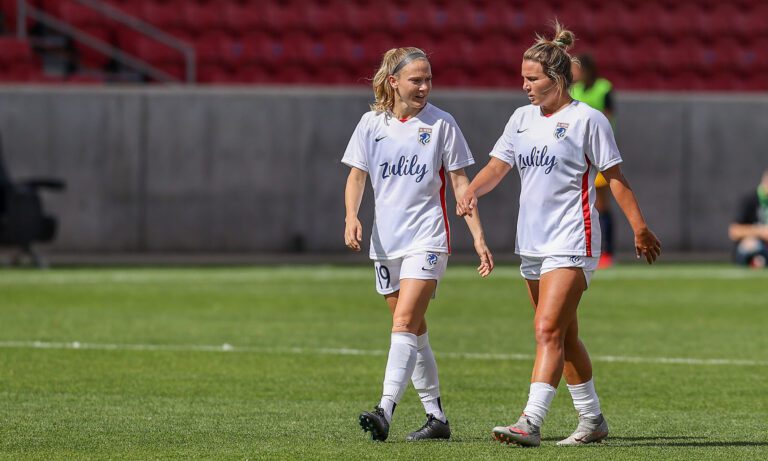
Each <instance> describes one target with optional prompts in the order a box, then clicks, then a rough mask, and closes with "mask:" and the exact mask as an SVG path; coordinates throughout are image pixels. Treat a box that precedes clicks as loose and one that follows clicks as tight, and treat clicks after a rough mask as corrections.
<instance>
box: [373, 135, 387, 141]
mask: <svg viewBox="0 0 768 461" xmlns="http://www.w3.org/2000/svg"><path fill="white" fill-rule="evenodd" d="M384 138H386V136H379V137H378V138H376V139H374V141H376V142H379V141H381V140H382V139H384Z"/></svg>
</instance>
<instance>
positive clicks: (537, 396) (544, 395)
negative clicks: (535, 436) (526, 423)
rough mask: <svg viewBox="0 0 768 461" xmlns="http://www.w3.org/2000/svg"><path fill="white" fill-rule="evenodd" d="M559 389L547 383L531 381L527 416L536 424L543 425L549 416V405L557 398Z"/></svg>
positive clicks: (525, 411)
mask: <svg viewBox="0 0 768 461" xmlns="http://www.w3.org/2000/svg"><path fill="white" fill-rule="evenodd" d="M556 392H557V389H555V388H554V387H552V386H551V385H549V384H547V383H531V391H530V393H529V394H528V404H527V405H526V406H525V410H523V413H525V416H527V417H528V419H529V420H530V421H531V422H532V423H533V424H535V425H536V426H541V425H542V424H543V423H544V418H546V417H547V412H548V411H549V406H550V405H551V404H552V399H554V398H555V393H556Z"/></svg>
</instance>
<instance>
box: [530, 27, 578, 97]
mask: <svg viewBox="0 0 768 461" xmlns="http://www.w3.org/2000/svg"><path fill="white" fill-rule="evenodd" d="M554 28H555V37H554V38H553V39H552V40H548V39H547V38H546V37H543V36H541V35H539V34H536V43H534V44H533V46H531V47H530V48H528V49H527V50H526V51H525V53H524V54H523V60H526V59H527V60H530V61H534V62H538V63H539V64H541V68H542V69H543V71H544V75H546V76H547V77H549V78H550V79H552V81H554V82H555V84H556V85H557V92H558V93H561V92H562V91H563V90H564V89H567V88H568V87H569V86H571V83H573V73H572V72H571V64H572V63H577V64H578V62H579V60H578V59H576V58H574V57H571V55H570V54H568V49H569V48H570V47H571V46H573V42H574V41H575V40H576V37H575V36H574V35H573V32H571V31H569V30H566V29H564V28H563V26H562V25H561V24H560V23H559V22H558V21H557V20H555V24H554Z"/></svg>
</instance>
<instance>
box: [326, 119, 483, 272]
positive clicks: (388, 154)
mask: <svg viewBox="0 0 768 461" xmlns="http://www.w3.org/2000/svg"><path fill="white" fill-rule="evenodd" d="M341 161H342V163H344V164H345V165H348V166H350V167H355V168H359V169H361V170H363V171H366V172H368V176H369V177H370V178H371V185H372V186H373V193H374V197H375V207H376V210H375V217H374V222H373V231H372V232H371V250H370V256H371V259H396V258H400V257H402V256H404V255H406V254H408V253H410V252H414V251H433V252H438V253H441V252H442V253H450V251H451V245H450V230H449V228H448V215H447V213H446V209H445V171H446V170H447V171H453V170H458V169H460V168H464V167H466V166H469V165H472V164H473V163H475V160H474V159H473V158H472V154H471V153H470V151H469V146H468V145H467V141H466V140H465V139H464V135H463V134H462V133H461V130H460V129H459V126H458V125H457V124H456V121H455V120H454V119H453V117H452V116H451V115H450V114H449V113H447V112H444V111H442V110H440V109H438V108H437V107H435V106H433V105H431V104H427V105H426V106H425V107H424V108H423V109H422V110H421V112H419V114H418V115H416V116H415V117H413V118H411V119H409V120H407V121H405V122H401V121H399V120H397V119H394V118H392V117H388V116H386V115H385V114H384V113H376V112H373V111H371V112H368V113H366V114H364V115H363V117H362V119H361V120H360V123H358V124H357V128H355V132H354V133H353V134H352V138H351V139H350V140H349V145H347V150H346V152H344V158H343V159H342V160H341Z"/></svg>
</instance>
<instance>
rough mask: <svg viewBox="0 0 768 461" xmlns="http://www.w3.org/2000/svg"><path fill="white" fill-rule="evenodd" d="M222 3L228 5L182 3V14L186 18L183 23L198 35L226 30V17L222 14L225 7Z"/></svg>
mask: <svg viewBox="0 0 768 461" xmlns="http://www.w3.org/2000/svg"><path fill="white" fill-rule="evenodd" d="M220 3H224V4H225V5H226V2H219V3H214V2H210V3H209V2H205V3H197V2H194V1H186V2H182V3H181V7H182V11H181V13H182V15H183V17H184V19H183V22H184V24H185V26H186V27H187V28H188V29H189V30H194V31H197V32H198V33H207V32H212V31H217V30H222V29H225V28H226V16H225V15H224V14H222V13H223V11H222V9H223V8H222V7H223V5H220Z"/></svg>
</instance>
